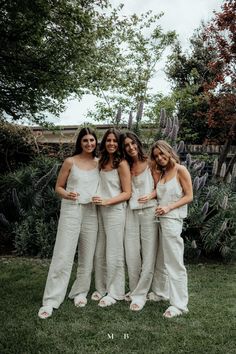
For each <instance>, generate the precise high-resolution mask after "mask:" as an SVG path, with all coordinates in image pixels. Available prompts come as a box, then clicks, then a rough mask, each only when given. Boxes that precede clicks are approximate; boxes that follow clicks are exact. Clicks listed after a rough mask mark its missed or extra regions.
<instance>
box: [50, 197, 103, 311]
mask: <svg viewBox="0 0 236 354" xmlns="http://www.w3.org/2000/svg"><path fill="white" fill-rule="evenodd" d="M97 231H98V220H97V209H96V206H95V205H93V204H92V203H89V204H84V205H83V204H72V202H71V201H67V200H62V204H61V214H60V219H59V223H58V229H57V237H56V243H55V246H54V251H53V257H52V261H51V265H50V268H49V273H48V277H47V282H46V287H45V290H44V295H43V306H45V305H50V306H52V307H54V308H58V307H59V306H60V304H61V303H62V302H63V300H64V298H65V295H66V291H67V287H68V283H69V279H70V275H71V270H72V266H73V262H74V256H75V252H76V248H77V245H78V247H79V249H78V269H77V278H76V281H75V282H74V285H73V287H72V289H71V292H70V294H69V297H70V298H73V297H75V296H76V295H78V294H80V293H84V294H85V295H87V293H88V291H89V288H90V282H91V273H92V270H93V257H94V252H95V247H96V240H97Z"/></svg>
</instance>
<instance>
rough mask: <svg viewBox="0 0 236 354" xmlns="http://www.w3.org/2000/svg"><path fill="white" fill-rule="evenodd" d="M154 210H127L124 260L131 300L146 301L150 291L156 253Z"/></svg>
mask: <svg viewBox="0 0 236 354" xmlns="http://www.w3.org/2000/svg"><path fill="white" fill-rule="evenodd" d="M155 208H156V207H150V208H143V209H142V214H139V213H140V210H131V209H130V208H129V207H128V208H127V216H126V225H125V259H126V264H127V268H128V277H129V289H130V292H131V294H130V295H131V299H132V300H133V301H134V300H136V299H137V300H138V299H140V300H141V301H146V295H147V293H148V291H149V289H150V286H151V283H152V279H153V273H154V266H155V262H156V253H157V224H156V223H155Z"/></svg>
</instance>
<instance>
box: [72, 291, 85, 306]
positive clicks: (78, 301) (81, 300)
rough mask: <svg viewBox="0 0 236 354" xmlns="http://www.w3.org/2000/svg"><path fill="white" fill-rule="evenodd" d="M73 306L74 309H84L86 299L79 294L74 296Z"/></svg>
mask: <svg viewBox="0 0 236 354" xmlns="http://www.w3.org/2000/svg"><path fill="white" fill-rule="evenodd" d="M74 304H75V306H76V307H85V306H86V305H87V299H86V297H85V296H84V295H82V294H79V295H77V296H75V298H74Z"/></svg>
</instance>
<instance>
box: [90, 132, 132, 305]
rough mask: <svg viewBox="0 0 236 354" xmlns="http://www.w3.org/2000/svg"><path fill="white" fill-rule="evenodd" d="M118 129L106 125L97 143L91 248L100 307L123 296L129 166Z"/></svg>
mask: <svg viewBox="0 0 236 354" xmlns="http://www.w3.org/2000/svg"><path fill="white" fill-rule="evenodd" d="M119 137H120V134H119V132H118V131H117V130H116V129H114V128H110V129H108V130H107V131H106V133H105V134H104V136H103V139H102V141H101V144H100V158H99V169H100V181H99V187H98V191H97V193H96V195H95V196H94V198H93V203H94V204H96V205H98V206H99V208H98V215H99V232H98V241H97V246H96V252H95V260H94V267H95V287H96V291H95V292H94V293H93V294H92V299H93V300H100V301H99V306H100V307H107V306H111V305H113V304H115V303H116V301H117V300H123V299H124V293H125V262H124V246H123V242H124V227H125V217H126V201H127V200H128V199H129V198H130V196H131V178H130V169H129V165H128V163H127V161H126V160H124V159H122V158H121V153H120V145H119Z"/></svg>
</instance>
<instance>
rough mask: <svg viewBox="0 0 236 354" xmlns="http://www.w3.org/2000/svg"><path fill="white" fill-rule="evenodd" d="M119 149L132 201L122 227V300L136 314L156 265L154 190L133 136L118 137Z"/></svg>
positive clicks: (141, 149)
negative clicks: (124, 269)
mask: <svg viewBox="0 0 236 354" xmlns="http://www.w3.org/2000/svg"><path fill="white" fill-rule="evenodd" d="M121 146H122V149H123V153H124V156H125V158H126V160H127V161H128V163H129V166H130V171H131V176H132V197H131V198H130V200H129V204H128V208H127V216H126V226H125V256H126V264H127V268H128V277H129V293H128V294H126V300H131V301H132V302H131V305H130V309H131V310H132V311H140V310H142V308H143V307H144V305H145V303H146V300H147V293H148V291H149V289H150V286H151V283H152V278H153V272H154V266H155V261H156V251H157V225H156V223H155V208H156V199H155V198H156V190H155V185H154V179H153V176H152V169H151V166H150V162H149V161H148V157H147V155H146V154H145V153H144V152H143V146H142V143H141V141H140V140H139V138H138V137H137V135H135V134H134V133H133V132H126V133H124V134H122V135H121Z"/></svg>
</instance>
